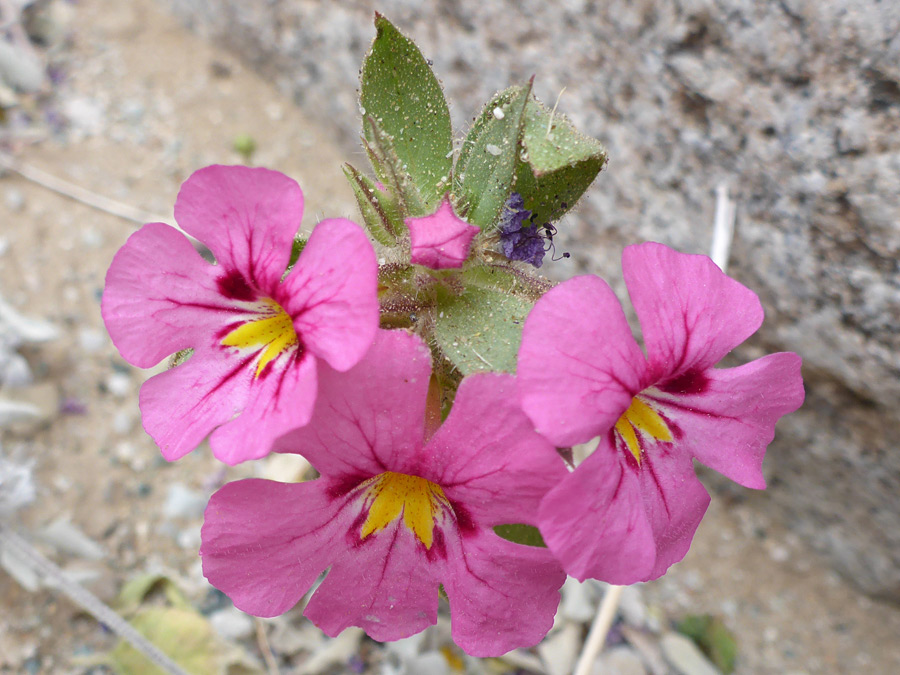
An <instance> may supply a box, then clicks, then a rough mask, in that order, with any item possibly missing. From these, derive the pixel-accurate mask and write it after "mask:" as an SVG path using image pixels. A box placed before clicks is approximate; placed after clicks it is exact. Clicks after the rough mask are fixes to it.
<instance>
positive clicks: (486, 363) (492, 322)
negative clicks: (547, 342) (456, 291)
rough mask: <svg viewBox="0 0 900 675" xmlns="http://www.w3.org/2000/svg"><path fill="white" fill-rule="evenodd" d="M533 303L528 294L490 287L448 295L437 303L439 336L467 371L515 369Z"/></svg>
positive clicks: (436, 332) (439, 341)
mask: <svg viewBox="0 0 900 675" xmlns="http://www.w3.org/2000/svg"><path fill="white" fill-rule="evenodd" d="M532 306H533V303H531V302H529V301H528V300H526V299H524V298H520V297H518V296H515V295H510V294H508V293H503V292H500V291H494V290H489V289H486V288H478V287H470V288H468V289H467V290H466V291H465V293H463V294H462V295H458V296H452V295H449V294H448V295H444V296H442V297H439V298H438V302H437V306H436V311H437V318H436V320H435V327H434V335H435V339H436V340H437V344H438V346H439V347H440V349H441V352H443V354H444V355H445V356H446V357H447V358H448V359H450V361H451V362H452V363H453V365H454V366H456V367H457V368H458V369H459V371H460V372H461V373H462V374H463V375H471V374H472V373H478V372H482V371H502V372H507V373H515V371H516V355H517V354H518V351H519V343H520V342H521V341H522V325H523V324H524V323H525V317H526V316H528V312H530V311H531V308H532Z"/></svg>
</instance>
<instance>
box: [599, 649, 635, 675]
mask: <svg viewBox="0 0 900 675" xmlns="http://www.w3.org/2000/svg"><path fill="white" fill-rule="evenodd" d="M593 673H594V675H647V669H646V668H645V667H644V663H643V661H641V657H640V656H638V655H637V654H636V653H635V651H634V650H633V649H632V648H631V647H626V646H624V645H619V646H617V647H613V648H611V649H608V650H606V651H605V652H603V653H602V654H600V658H599V659H598V660H597V663H596V664H594V670H593Z"/></svg>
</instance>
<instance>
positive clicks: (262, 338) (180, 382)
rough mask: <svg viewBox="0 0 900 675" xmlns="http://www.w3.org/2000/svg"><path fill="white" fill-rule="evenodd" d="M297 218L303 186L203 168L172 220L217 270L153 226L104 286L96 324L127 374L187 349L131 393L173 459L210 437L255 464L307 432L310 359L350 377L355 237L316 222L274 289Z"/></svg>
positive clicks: (373, 323) (358, 321)
mask: <svg viewBox="0 0 900 675" xmlns="http://www.w3.org/2000/svg"><path fill="white" fill-rule="evenodd" d="M302 212H303V193H302V192H301V191H300V186H298V185H297V183H296V182H294V181H293V180H291V179H290V178H288V177H287V176H285V175H283V174H281V173H278V172H276V171H269V170H267V169H250V168H247V167H242V166H210V167H207V168H205V169H201V170H199V171H197V172H196V173H194V174H193V175H192V176H191V177H190V178H188V180H187V181H185V183H184V185H182V187H181V191H180V192H179V193H178V199H177V201H176V202H175V219H176V220H177V221H178V223H179V225H181V227H182V228H183V229H184V230H185V232H187V233H189V234H191V235H193V236H195V237H197V239H199V240H200V241H202V242H203V243H204V244H206V245H207V246H208V247H209V249H210V250H211V251H212V253H213V255H214V256H215V258H216V263H217V264H215V265H211V264H209V263H207V262H206V261H205V260H203V259H202V258H201V257H200V255H199V254H198V253H197V252H196V251H195V250H194V248H193V246H192V245H191V244H190V242H189V241H188V240H187V238H185V237H184V236H183V235H182V234H180V233H179V232H178V231H177V230H175V229H174V228H172V227H170V226H168V225H164V224H162V223H151V224H149V225H145V226H144V227H142V228H141V229H140V230H138V231H137V232H135V233H134V234H133V235H131V237H129V239H128V241H127V242H126V243H125V245H124V246H123V247H122V248H121V249H120V250H119V252H118V253H117V254H116V256H115V258H113V261H112V265H111V266H110V268H109V272H108V273H107V275H106V288H105V290H104V293H103V303H102V313H103V320H104V321H105V322H106V327H107V330H109V334H110V336H111V337H112V340H113V343H114V344H115V345H116V347H117V348H118V349H119V352H121V354H122V356H123V357H124V358H125V360H126V361H128V362H129V363H132V364H134V365H135V366H139V367H142V368H149V367H150V366H153V365H156V364H157V363H158V362H159V361H160V360H162V359H164V358H166V357H167V356H169V355H170V354H173V353H175V352H178V351H180V350H184V349H188V348H190V349H193V353H192V355H191V356H190V357H189V358H188V360H187V361H186V362H184V363H182V364H181V365H178V366H176V367H175V368H172V369H170V370H168V371H166V372H164V373H162V374H160V375H156V376H155V377H152V378H150V379H149V380H148V381H147V382H146V383H144V385H143V387H141V393H140V406H141V414H142V418H143V424H144V429H146V431H147V433H148V434H150V436H152V437H153V440H155V441H156V443H157V444H158V445H159V447H160V449H161V450H162V454H163V456H164V457H165V458H166V459H168V460H170V461H171V460H175V459H178V458H179V457H182V456H183V455H185V454H187V453H188V452H190V451H191V450H193V449H194V448H195V447H197V445H199V444H200V442H201V441H203V439H204V438H206V436H207V435H209V434H210V433H212V436H211V437H210V445H211V447H212V451H213V454H215V456H216V457H218V458H219V459H221V460H223V461H225V462H227V463H229V464H236V463H238V462H241V461H244V460H247V459H253V458H257V457H261V456H263V455H265V454H266V453H267V452H269V449H270V447H271V443H272V441H273V440H274V439H276V438H277V437H279V436H281V435H282V434H284V433H285V432H287V431H289V430H290V429H292V428H294V427H298V426H301V425H303V424H305V423H306V422H307V421H308V420H309V417H310V415H311V413H312V409H313V405H314V403H315V399H316V389H317V385H316V371H317V364H318V362H319V361H320V360H322V361H324V362H325V363H327V364H328V365H329V366H331V367H332V368H334V369H336V370H347V369H349V368H351V367H352V366H354V365H355V364H356V363H357V362H358V361H359V360H360V359H361V358H362V356H363V354H364V353H365V351H366V350H367V349H368V347H369V345H370V344H371V342H372V339H373V338H374V335H375V331H376V330H377V327H378V299H377V296H376V293H377V264H376V262H375V255H374V251H373V250H372V246H371V244H370V243H369V241H368V239H367V238H366V235H365V234H364V233H363V231H362V229H361V228H360V227H359V226H358V225H355V224H354V223H351V222H350V221H348V220H326V221H323V222H321V223H319V224H318V225H317V226H316V228H315V230H314V231H313V233H312V236H310V238H309V241H308V242H307V244H306V247H305V248H304V249H303V252H302V254H301V255H300V259H299V260H298V261H297V263H296V265H295V266H294V268H293V269H292V270H291V272H290V274H288V275H287V276H286V277H285V278H284V280H282V277H283V276H284V273H285V270H286V269H287V265H288V261H289V259H290V255H291V245H292V242H293V238H294V235H295V234H296V232H297V228H298V227H299V225H300V217H301V214H302Z"/></svg>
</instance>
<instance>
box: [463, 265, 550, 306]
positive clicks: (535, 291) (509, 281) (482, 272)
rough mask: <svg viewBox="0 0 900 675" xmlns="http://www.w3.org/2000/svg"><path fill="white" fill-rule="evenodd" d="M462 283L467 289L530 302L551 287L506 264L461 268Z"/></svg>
mask: <svg viewBox="0 0 900 675" xmlns="http://www.w3.org/2000/svg"><path fill="white" fill-rule="evenodd" d="M462 281H463V284H465V286H467V287H468V286H478V287H479V288H486V289H489V290H496V291H503V292H505V293H512V294H515V295H520V296H522V297H524V298H527V299H529V300H531V301H532V302H537V301H538V300H539V299H540V297H541V296H542V295H543V294H544V293H546V292H547V291H549V290H550V289H551V288H552V287H553V284H552V283H551V282H550V281H549V280H547V279H545V278H543V277H537V276H534V275H533V274H528V273H527V272H523V271H521V270H519V269H517V268H515V267H513V266H512V265H510V264H508V263H487V264H482V265H468V266H466V267H464V268H463V272H462Z"/></svg>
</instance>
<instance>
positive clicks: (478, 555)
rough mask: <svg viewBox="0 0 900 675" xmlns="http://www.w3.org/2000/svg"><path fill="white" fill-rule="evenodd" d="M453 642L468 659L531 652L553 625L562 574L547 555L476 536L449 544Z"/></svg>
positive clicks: (482, 534) (495, 538)
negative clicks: (526, 649)
mask: <svg viewBox="0 0 900 675" xmlns="http://www.w3.org/2000/svg"><path fill="white" fill-rule="evenodd" d="M448 549H449V551H450V553H449V557H448V564H447V576H446V578H445V579H444V588H445V589H446V591H447V596H448V597H449V598H450V616H451V620H452V621H451V630H452V634H453V641H454V642H456V644H458V645H459V646H460V647H461V648H462V649H463V650H464V651H465V652H467V653H468V654H471V655H472V656H481V657H485V656H500V655H501V654H505V653H506V652H508V651H510V650H511V649H516V648H520V647H531V646H533V645H535V644H537V643H538V642H540V641H541V638H543V637H544V636H545V635H546V634H547V631H549V630H550V628H551V627H552V626H553V616H554V614H555V613H556V608H557V606H558V605H559V588H560V586H562V584H563V582H564V581H565V578H566V575H565V573H564V572H563V571H562V569H560V566H559V563H558V562H557V561H556V560H554V558H553V556H552V555H550V552H549V551H547V550H546V549H543V548H537V547H532V546H522V545H520V544H513V543H512V542H509V541H505V540H503V539H501V538H500V537H498V536H496V535H494V534H493V533H486V532H483V531H479V532H476V533H472V534H470V535H468V536H465V537H463V538H462V539H460V540H458V541H455V542H453V543H452V544H448Z"/></svg>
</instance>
